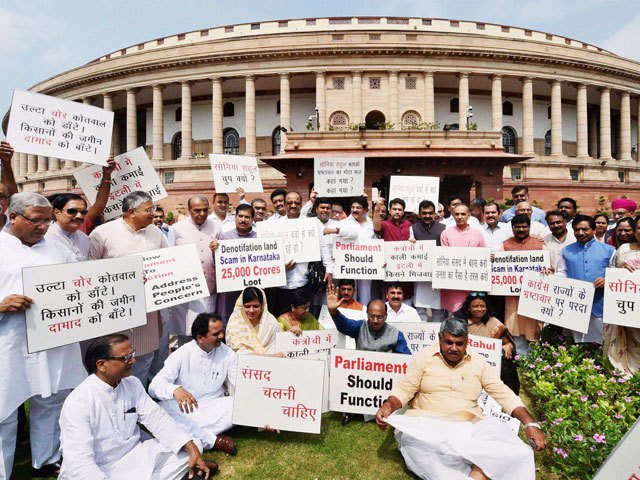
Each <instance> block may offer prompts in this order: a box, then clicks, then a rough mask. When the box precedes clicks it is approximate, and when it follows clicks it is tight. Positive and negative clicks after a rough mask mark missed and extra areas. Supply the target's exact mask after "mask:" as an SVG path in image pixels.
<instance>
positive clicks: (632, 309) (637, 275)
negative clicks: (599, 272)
mask: <svg viewBox="0 0 640 480" xmlns="http://www.w3.org/2000/svg"><path fill="white" fill-rule="evenodd" d="M639 293H640V272H639V271H635V272H630V271H629V270H627V269H626V268H607V270H606V273H605V277H604V311H603V322H604V323H611V324H613V325H621V326H623V327H633V328H640V315H639V314H640V305H638V310H636V303H637V302H638V300H637V299H636V296H637V295H638V294H639Z"/></svg>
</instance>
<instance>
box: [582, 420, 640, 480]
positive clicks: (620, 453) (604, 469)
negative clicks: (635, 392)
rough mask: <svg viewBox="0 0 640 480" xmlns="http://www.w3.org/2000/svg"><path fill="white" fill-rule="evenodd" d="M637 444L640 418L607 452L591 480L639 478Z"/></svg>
mask: <svg viewBox="0 0 640 480" xmlns="http://www.w3.org/2000/svg"><path fill="white" fill-rule="evenodd" d="M638 445H640V419H638V420H636V422H635V423H634V424H633V425H632V426H631V428H630V429H629V431H628V432H627V433H626V434H625V436H624V437H622V440H620V441H619V442H618V445H616V448H614V449H613V451H612V452H611V453H610V454H609V456H608V457H607V459H606V460H605V461H604V463H603V464H602V466H601V467H600V469H599V470H598V471H597V472H596V474H595V476H594V477H593V480H612V479H615V480H618V479H620V480H640V466H638Z"/></svg>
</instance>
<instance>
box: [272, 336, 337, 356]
mask: <svg viewBox="0 0 640 480" xmlns="http://www.w3.org/2000/svg"><path fill="white" fill-rule="evenodd" d="M344 345H345V337H344V335H343V334H341V333H340V332H338V330H335V329H331V330H304V331H303V332H302V333H301V334H300V336H297V335H294V334H293V333H291V332H278V333H276V353H284V355H285V356H287V357H289V358H299V357H306V358H309V355H313V354H316V353H327V354H328V353H329V351H330V350H331V349H332V348H344Z"/></svg>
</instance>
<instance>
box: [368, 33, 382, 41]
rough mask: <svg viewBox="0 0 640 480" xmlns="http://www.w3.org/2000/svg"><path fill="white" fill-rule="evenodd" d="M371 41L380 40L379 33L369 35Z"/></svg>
mask: <svg viewBox="0 0 640 480" xmlns="http://www.w3.org/2000/svg"><path fill="white" fill-rule="evenodd" d="M369 40H380V34H379V33H370V34H369Z"/></svg>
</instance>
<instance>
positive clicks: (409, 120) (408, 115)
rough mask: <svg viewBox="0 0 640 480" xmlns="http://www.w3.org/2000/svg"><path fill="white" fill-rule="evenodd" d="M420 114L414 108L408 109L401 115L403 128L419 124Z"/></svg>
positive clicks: (414, 126)
mask: <svg viewBox="0 0 640 480" xmlns="http://www.w3.org/2000/svg"><path fill="white" fill-rule="evenodd" d="M420 121H421V118H420V114H419V113H418V112H416V111H415V110H409V111H407V112H404V114H403V115H402V126H403V128H416V127H417V126H418V125H419V124H420Z"/></svg>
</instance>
